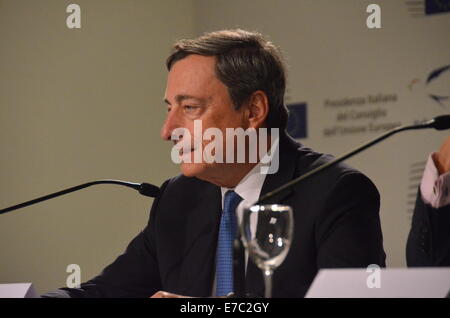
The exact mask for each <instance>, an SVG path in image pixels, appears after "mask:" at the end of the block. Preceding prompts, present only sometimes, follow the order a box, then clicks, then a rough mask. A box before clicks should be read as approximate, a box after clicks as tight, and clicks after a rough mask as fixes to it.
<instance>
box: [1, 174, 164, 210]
mask: <svg viewBox="0 0 450 318" xmlns="http://www.w3.org/2000/svg"><path fill="white" fill-rule="evenodd" d="M97 184H117V185H122V186H125V187H129V188H133V189H135V190H137V191H139V193H140V194H142V195H145V196H148V197H151V198H154V197H157V196H158V194H159V188H158V187H157V186H154V185H152V184H149V183H145V182H144V183H133V182H126V181H120V180H97V181H91V182H87V183H83V184H80V185H77V186H74V187H71V188H68V189H64V190H61V191H58V192H55V193H52V194H48V195H45V196H42V197H39V198H36V199H33V200H30V201H27V202H23V203H20V204H17V205H14V206H11V207H9V208H5V209H3V210H0V214H4V213H8V212H11V211H14V210H17V209H20V208H24V207H26V206H29V205H32V204H36V203H39V202H42V201H45V200H50V199H53V198H55V197H59V196H61V195H64V194H67V193H71V192H74V191H78V190H81V189H84V188H87V187H90V186H93V185H97Z"/></svg>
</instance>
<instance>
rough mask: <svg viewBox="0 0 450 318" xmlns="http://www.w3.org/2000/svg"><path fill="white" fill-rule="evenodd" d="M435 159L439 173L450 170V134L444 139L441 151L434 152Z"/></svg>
mask: <svg viewBox="0 0 450 318" xmlns="http://www.w3.org/2000/svg"><path fill="white" fill-rule="evenodd" d="M433 161H434V164H435V165H436V168H437V169H438V171H439V174H443V173H446V172H449V171H450V136H449V137H447V139H446V140H445V141H444V143H443V144H442V146H441V149H439V152H436V153H434V155H433Z"/></svg>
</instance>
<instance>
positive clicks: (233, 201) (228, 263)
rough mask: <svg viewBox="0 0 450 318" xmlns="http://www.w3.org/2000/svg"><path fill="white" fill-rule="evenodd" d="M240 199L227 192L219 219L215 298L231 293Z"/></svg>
mask: <svg viewBox="0 0 450 318" xmlns="http://www.w3.org/2000/svg"><path fill="white" fill-rule="evenodd" d="M241 200H242V198H241V197H240V196H239V195H238V194H237V193H236V192H234V191H231V190H230V191H227V193H225V199H224V202H223V212H222V217H221V219H220V229H219V239H218V243H217V255H216V296H226V295H228V294H229V293H230V292H233V290H234V289H233V241H234V239H235V237H236V234H237V233H236V231H237V221H236V213H235V211H236V208H237V206H238V204H239V203H240V202H241Z"/></svg>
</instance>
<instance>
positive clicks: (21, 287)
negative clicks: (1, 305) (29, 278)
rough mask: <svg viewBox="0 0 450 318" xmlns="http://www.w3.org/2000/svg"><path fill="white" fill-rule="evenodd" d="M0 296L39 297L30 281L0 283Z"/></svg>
mask: <svg viewBox="0 0 450 318" xmlns="http://www.w3.org/2000/svg"><path fill="white" fill-rule="evenodd" d="M0 298H39V295H38V294H37V293H36V291H35V289H34V287H33V284H32V283H17V284H0Z"/></svg>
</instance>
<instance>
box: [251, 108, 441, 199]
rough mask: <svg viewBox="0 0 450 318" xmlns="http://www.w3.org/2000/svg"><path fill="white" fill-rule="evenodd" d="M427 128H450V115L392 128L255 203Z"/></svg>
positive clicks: (267, 194) (269, 193)
mask: <svg viewBox="0 0 450 318" xmlns="http://www.w3.org/2000/svg"><path fill="white" fill-rule="evenodd" d="M426 128H434V129H436V130H445V129H449V128H450V115H442V116H437V117H435V118H434V119H431V120H428V121H426V122H423V123H420V124H416V125H406V126H400V127H397V128H394V129H391V130H389V131H387V132H385V133H384V134H382V135H380V136H378V137H376V138H375V139H372V140H371V141H369V142H367V143H365V144H362V145H361V146H359V147H357V148H355V149H353V150H351V151H349V152H347V153H346V154H344V155H342V156H340V157H338V158H336V159H334V160H332V161H330V162H327V163H326V164H324V165H321V166H319V167H317V168H315V169H313V170H311V171H309V172H307V173H305V174H303V175H301V176H299V177H298V178H295V179H293V180H291V181H289V182H288V183H286V184H284V185H282V186H280V187H278V188H276V189H275V190H273V191H271V192H268V193H266V194H265V195H263V196H262V197H260V198H259V200H258V201H256V203H255V205H258V204H262V203H263V202H264V201H266V200H267V199H269V198H271V197H273V196H274V195H276V194H278V193H280V192H282V191H284V190H286V189H288V188H290V187H293V186H294V185H296V184H297V183H299V182H301V181H303V180H305V179H308V178H309V177H311V176H312V175H315V174H316V173H319V172H320V171H323V170H325V169H328V168H330V167H332V166H334V165H335V164H337V163H339V162H341V161H344V160H346V159H348V158H350V157H353V156H354V155H356V154H358V153H360V152H361V151H363V150H365V149H367V148H369V147H371V146H373V145H375V144H377V143H379V142H380V141H382V140H384V139H386V138H388V137H390V136H392V135H395V134H396V133H399V132H401V131H405V130H414V129H426Z"/></svg>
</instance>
